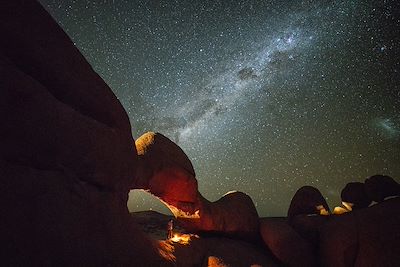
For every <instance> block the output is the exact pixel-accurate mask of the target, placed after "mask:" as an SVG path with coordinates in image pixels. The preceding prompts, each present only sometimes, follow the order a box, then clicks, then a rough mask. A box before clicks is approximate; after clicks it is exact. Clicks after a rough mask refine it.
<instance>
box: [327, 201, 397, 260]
mask: <svg viewBox="0 0 400 267" xmlns="http://www.w3.org/2000/svg"><path fill="white" fill-rule="evenodd" d="M399 209H400V198H395V199H390V200H387V201H384V202H382V203H379V204H377V205H374V206H371V207H369V208H365V209H359V210H354V211H352V212H349V213H346V214H343V215H332V216H330V217H331V218H330V219H329V220H328V221H327V222H326V224H325V225H324V226H323V227H322V228H321V229H320V243H319V251H320V255H319V259H320V262H321V265H322V266H328V267H329V266H335V267H346V266H360V267H361V266H397V265H398V263H399V262H400V241H399V240H400V230H399V229H400V228H399V225H400V212H399Z"/></svg>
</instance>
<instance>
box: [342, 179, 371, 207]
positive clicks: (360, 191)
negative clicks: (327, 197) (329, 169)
mask: <svg viewBox="0 0 400 267" xmlns="http://www.w3.org/2000/svg"><path fill="white" fill-rule="evenodd" d="M340 196H341V198H342V201H343V202H346V203H350V205H351V208H352V209H362V208H366V207H368V206H369V204H371V202H372V200H371V199H370V198H369V197H368V195H367V193H366V192H365V186H364V183H360V182H352V183H348V184H346V186H345V187H344V188H343V190H342V192H341V194H340Z"/></svg>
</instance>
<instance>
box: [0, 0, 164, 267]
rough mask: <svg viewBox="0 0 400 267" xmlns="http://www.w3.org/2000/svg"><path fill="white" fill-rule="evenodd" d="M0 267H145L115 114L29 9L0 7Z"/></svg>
mask: <svg viewBox="0 0 400 267" xmlns="http://www.w3.org/2000/svg"><path fill="white" fill-rule="evenodd" d="M0 36H1V38H0V47H1V49H0V88H1V89H0V118H1V120H2V127H1V128H0V140H1V149H0V201H1V205H2V210H1V212H2V218H1V220H0V236H1V240H2V266H149V265H152V264H153V266H154V265H157V266H158V265H159V264H161V259H160V258H159V256H158V254H157V252H156V249H155V247H154V246H153V244H152V242H151V241H150V240H148V239H147V237H146V236H145V235H144V234H143V233H142V232H141V231H140V230H138V229H136V227H135V226H134V225H133V224H132V221H131V217H130V216H129V212H128V210H127V206H126V202H127V198H128V191H129V185H130V184H131V183H132V180H134V179H135V173H136V166H137V160H138V159H137V154H136V149H135V146H133V145H132V143H133V139H132V136H131V127H130V123H129V120H128V117H127V114H126V113H125V111H124V109H123V108H122V106H121V104H120V103H119V101H118V100H117V98H116V97H115V95H114V94H113V93H112V91H111V89H110V88H109V87H108V86H107V84H106V83H105V82H104V81H103V80H102V79H101V78H100V77H99V75H97V74H96V73H95V72H94V71H93V69H92V68H91V66H90V65H89V64H88V62H87V61H86V60H85V58H84V57H83V56H82V55H81V54H80V52H79V51H78V49H77V48H76V47H75V46H74V44H73V43H72V41H71V40H70V39H69V38H68V36H67V35H66V34H65V33H64V31H63V30H62V29H61V28H60V27H59V26H58V25H57V23H56V22H55V21H54V20H53V19H52V18H51V16H50V15H49V14H48V13H47V12H46V11H45V10H44V8H43V7H42V6H41V5H40V4H39V3H38V2H36V1H33V0H26V1H22V0H15V1H5V2H2V4H1V5H0Z"/></svg>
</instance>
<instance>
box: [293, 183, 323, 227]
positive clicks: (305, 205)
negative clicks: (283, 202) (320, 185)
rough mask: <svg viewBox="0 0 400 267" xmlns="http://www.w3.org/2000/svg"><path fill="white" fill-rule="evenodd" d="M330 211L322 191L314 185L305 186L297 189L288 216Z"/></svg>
mask: <svg viewBox="0 0 400 267" xmlns="http://www.w3.org/2000/svg"><path fill="white" fill-rule="evenodd" d="M327 213H329V206H328V204H327V203H326V200H325V198H324V197H323V196H322V194H321V192H320V191H319V190H318V189H317V188H315V187H313V186H303V187H301V188H300V189H299V190H297V192H296V194H295V195H294V196H293V198H292V201H291V202H290V206H289V210H288V218H289V220H291V218H293V217H295V216H297V215H312V214H318V215H319V214H321V215H326V214H327Z"/></svg>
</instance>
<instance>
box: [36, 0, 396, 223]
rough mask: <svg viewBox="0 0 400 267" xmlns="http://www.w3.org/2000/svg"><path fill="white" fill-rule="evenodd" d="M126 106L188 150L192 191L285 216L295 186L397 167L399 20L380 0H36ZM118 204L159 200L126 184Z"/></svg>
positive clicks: (147, 205) (337, 182)
mask: <svg viewBox="0 0 400 267" xmlns="http://www.w3.org/2000/svg"><path fill="white" fill-rule="evenodd" d="M40 2H41V3H42V5H43V6H44V7H45V8H46V9H47V10H48V11H49V12H50V14H51V15H52V16H53V17H54V18H55V19H56V21H57V22H58V23H59V24H60V25H61V26H62V28H63V29H64V30H65V31H66V33H67V34H68V35H69V36H70V37H71V39H72V40H73V42H74V43H75V45H76V46H77V47H78V48H79V49H80V51H81V52H82V54H83V55H84V56H85V57H86V58H87V60H88V61H89V62H90V64H91V65H92V66H93V68H94V69H95V70H96V71H97V72H98V73H99V74H100V75H101V77H102V78H103V79H104V80H105V81H106V82H107V84H108V85H109V86H110V87H111V88H112V90H113V91H114V93H115V94H116V96H117V97H118V99H119V100H120V101H121V103H122V105H123V106H124V108H125V109H126V111H127V113H128V115H129V118H130V121H131V124H132V134H133V137H134V138H135V139H136V138H138V137H139V136H140V135H142V134H143V133H144V132H147V131H157V132H160V133H163V134H164V135H166V136H168V137H169V138H170V139H172V140H173V141H175V142H176V143H177V144H178V145H179V146H181V147H182V149H183V150H184V151H185V152H186V154H187V155H188V156H189V158H190V159H191V161H192V163H193V166H194V168H195V171H196V174H197V180H198V183H199V190H200V192H201V193H202V194H203V195H204V196H205V197H206V198H208V199H209V200H217V199H218V198H220V197H221V196H222V195H223V194H225V193H226V192H228V191H231V190H239V191H242V192H245V193H247V194H248V195H250V196H251V197H252V199H253V201H254V203H255V205H256V207H257V210H258V212H259V215H260V216H282V215H286V213H287V209H288V206H289V203H290V200H291V198H292V196H293V195H294V193H295V192H296V190H297V189H298V188H299V187H301V186H303V185H313V186H315V187H317V188H318V189H320V191H321V192H322V194H323V195H324V196H325V198H326V199H327V201H328V203H329V204H330V206H331V208H333V207H334V206H335V205H338V204H340V191H341V189H342V188H343V187H344V186H345V184H346V183H348V182H350V181H363V180H364V179H365V178H367V177H369V176H371V175H374V174H378V173H381V174H386V175H390V176H392V177H393V178H395V180H396V181H399V179H400V83H399V80H400V79H399V75H400V73H399V71H400V54H399V51H400V49H399V45H400V39H399V38H400V37H399V36H400V20H399V16H397V17H396V14H395V11H396V10H399V9H398V8H399V7H398V6H396V5H398V4H396V1H395V0H392V1H389V0H387V1H386V0H381V1H377V0H374V1H361V0H360V1H355V0H344V1H280V0H269V1H260V0H241V1H222V0H213V1H200V0H199V1H191V0H175V1H172V0H131V1H128V0H126V1H122V0H121V1H119V0H114V1H111V0H108V1H84V0H81V1H77V0H76V1H75V0H70V1H59V0H40ZM128 208H129V209H130V210H131V211H137V210H148V209H154V210H158V211H161V212H168V211H167V209H166V208H165V207H164V206H163V205H162V204H161V203H159V202H158V201H157V200H156V199H155V198H154V197H152V196H150V195H149V194H147V193H144V192H131V194H130V199H129V201H128Z"/></svg>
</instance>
